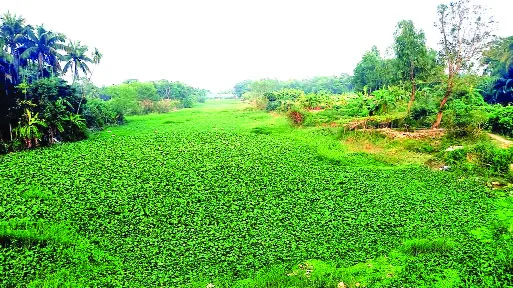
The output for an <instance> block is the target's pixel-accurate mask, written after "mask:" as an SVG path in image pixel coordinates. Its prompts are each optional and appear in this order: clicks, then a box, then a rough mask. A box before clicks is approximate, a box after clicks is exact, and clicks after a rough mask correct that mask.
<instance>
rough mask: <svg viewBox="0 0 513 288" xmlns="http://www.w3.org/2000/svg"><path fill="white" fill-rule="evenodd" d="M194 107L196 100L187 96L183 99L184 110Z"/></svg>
mask: <svg viewBox="0 0 513 288" xmlns="http://www.w3.org/2000/svg"><path fill="white" fill-rule="evenodd" d="M193 105H194V99H193V98H192V97H191V96H187V97H185V98H183V99H182V107H183V108H192V106H193Z"/></svg>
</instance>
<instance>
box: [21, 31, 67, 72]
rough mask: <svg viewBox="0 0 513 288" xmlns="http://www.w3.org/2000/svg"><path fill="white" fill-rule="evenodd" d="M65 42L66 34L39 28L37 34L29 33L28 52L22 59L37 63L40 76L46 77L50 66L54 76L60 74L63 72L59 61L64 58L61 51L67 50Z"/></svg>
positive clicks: (22, 55) (26, 51)
mask: <svg viewBox="0 0 513 288" xmlns="http://www.w3.org/2000/svg"><path fill="white" fill-rule="evenodd" d="M64 41H66V36H64V34H61V33H53V32H52V31H48V30H46V29H45V28H44V27H43V26H38V27H37V28H36V31H35V33H34V31H28V41H27V43H26V50H25V51H24V52H23V53H22V54H21V57H22V58H24V59H31V60H33V61H35V62H37V64H38V70H39V73H40V76H44V68H45V66H49V67H50V68H51V71H52V72H53V73H54V74H58V73H59V72H60V71H61V66H60V63H59V61H60V60H61V59H62V57H63V56H62V55H61V54H60V51H61V50H64V49H65V48H66V46H65V45H64ZM38 76H39V75H38Z"/></svg>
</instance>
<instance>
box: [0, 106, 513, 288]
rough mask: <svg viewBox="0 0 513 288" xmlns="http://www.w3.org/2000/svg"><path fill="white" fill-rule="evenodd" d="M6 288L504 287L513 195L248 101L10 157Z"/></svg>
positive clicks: (4, 216)
mask: <svg viewBox="0 0 513 288" xmlns="http://www.w3.org/2000/svg"><path fill="white" fill-rule="evenodd" d="M0 192H1V193H0V195H2V196H1V205H0V286H2V287H13V286H29V287H41V286H45V285H46V286H50V287H61V286H63V285H76V286H92V287H110V286H115V287H117V286H120V287H121V286H123V287H156V286H158V287H161V286H165V287H209V286H210V287H211V286H212V285H209V284H210V283H211V284H213V285H215V287H292V286H293V287H368V286H371V287H460V286H468V287H476V286H477V287H504V286H507V285H512V284H513V258H512V255H513V253H512V252H513V245H512V244H511V236H512V229H511V227H512V226H511V223H512V221H511V219H512V215H513V212H512V211H513V209H512V208H511V207H512V206H513V205H512V203H511V200H507V201H506V200H504V201H501V202H499V201H498V200H496V199H493V198H491V197H490V196H489V194H490V191H489V190H488V189H486V188H485V187H484V186H482V185H479V184H478V183H477V182H475V181H473V180H469V179H461V178H460V177H459V176H458V174H454V173H449V172H444V171H433V170H430V169H429V168H426V167H422V166H420V165H392V164H388V163H385V162H382V161H379V159H376V158H375V157H373V156H372V155H369V154H367V153H363V152H357V153H354V152H351V151H349V150H347V149H346V148H345V146H343V142H342V141H341V140H340V139H338V138H337V133H336V130H335V129H334V128H329V127H325V128H300V129H296V128H291V127H290V125H289V124H288V122H287V119H286V118H285V117H273V116H272V115H268V114H266V113H265V112H260V111H254V110H251V109H250V108H249V107H247V106H246V105H244V104H241V103H240V102H238V101H212V102H209V103H207V104H203V105H200V106H199V107H198V108H194V109H185V110H181V111H177V112H172V113H168V114H160V115H155V114H151V115H146V116H133V117H128V124H127V125H125V126H120V127H114V128H111V129H109V130H106V131H103V132H100V133H97V134H93V135H92V137H91V138H90V139H88V140H85V141H81V142H77V143H66V144H60V145H55V146H53V147H50V148H43V149H37V150H33V151H26V152H20V153H15V154H8V155H5V156H0Z"/></svg>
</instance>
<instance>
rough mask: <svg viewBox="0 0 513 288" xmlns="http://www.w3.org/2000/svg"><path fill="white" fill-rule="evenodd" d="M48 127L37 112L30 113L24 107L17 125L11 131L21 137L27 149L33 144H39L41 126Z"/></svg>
mask: <svg viewBox="0 0 513 288" xmlns="http://www.w3.org/2000/svg"><path fill="white" fill-rule="evenodd" d="M45 127H48V125H47V124H46V122H45V121H44V120H42V119H39V113H36V114H32V111H30V110H29V109H28V108H25V113H24V114H23V116H22V118H21V121H20V122H18V127H16V128H14V129H13V131H14V133H15V135H16V137H17V138H19V139H21V140H22V141H23V142H24V144H25V147H26V148H27V149H30V148H32V147H33V146H38V145H39V140H40V139H41V136H42V135H43V133H42V131H41V130H42V128H45Z"/></svg>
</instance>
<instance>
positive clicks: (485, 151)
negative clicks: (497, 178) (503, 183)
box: [473, 143, 513, 174]
mask: <svg viewBox="0 0 513 288" xmlns="http://www.w3.org/2000/svg"><path fill="white" fill-rule="evenodd" d="M473 152H474V153H475V154H476V155H477V157H478V161H479V165H480V166H481V167H483V168H487V169H488V170H490V171H492V172H493V173H494V174H506V173H508V172H509V170H510V165H511V164H512V163H513V148H510V149H501V148H497V147H495V146H494V145H492V144H490V143H482V144H478V145H477V146H476V147H474V149H473Z"/></svg>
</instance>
